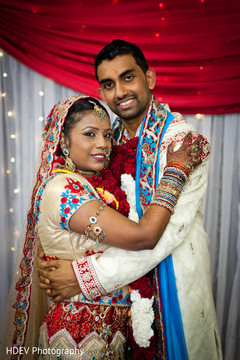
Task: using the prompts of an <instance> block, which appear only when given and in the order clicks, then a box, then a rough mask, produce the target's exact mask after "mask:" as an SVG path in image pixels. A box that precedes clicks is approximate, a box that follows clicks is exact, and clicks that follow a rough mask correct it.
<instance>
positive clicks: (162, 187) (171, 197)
mask: <svg viewBox="0 0 240 360" xmlns="http://www.w3.org/2000/svg"><path fill="white" fill-rule="evenodd" d="M188 177H189V171H188V168H187V167H186V166H185V165H183V164H181V163H176V162H174V163H173V162H171V163H169V164H168V165H167V166H166V167H165V169H164V173H163V177H162V178H161V180H160V183H159V184H158V186H157V188H156V192H155V194H154V196H153V199H152V201H151V204H156V205H159V206H163V207H165V208H167V209H168V210H169V211H170V212H171V213H172V214H173V213H174V207H175V205H176V203H177V200H178V198H179V196H180V194H181V192H182V189H183V186H184V184H185V182H186V181H187V179H188Z"/></svg>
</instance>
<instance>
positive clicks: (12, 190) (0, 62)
mask: <svg viewBox="0 0 240 360" xmlns="http://www.w3.org/2000/svg"><path fill="white" fill-rule="evenodd" d="M7 56H8V55H7V54H6V53H4V51H2V50H0V69H1V89H0V101H1V108H2V113H1V117H2V118H1V122H2V124H1V129H2V131H3V134H2V135H1V141H3V147H2V149H4V155H3V158H2V159H3V160H2V168H1V174H2V179H1V181H2V182H3V188H4V190H6V191H5V193H4V197H5V198H4V201H3V202H2V204H1V205H2V206H4V211H5V212H6V209H7V212H8V214H9V216H7V221H6V224H4V225H6V227H7V232H8V234H5V236H6V238H7V241H8V242H9V246H10V250H11V252H15V251H16V249H17V244H18V240H19V236H20V232H21V226H22V225H23V223H21V222H20V221H17V215H16V211H17V210H19V209H21V206H20V205H19V202H20V201H21V199H22V197H21V196H19V195H22V196H23V194H21V191H22V189H21V186H20V181H19V176H18V175H19V174H18V173H17V172H18V170H19V169H21V166H20V164H19V163H20V162H21V160H22V159H20V158H19V157H18V156H19V154H18V153H17V150H16V149H17V144H18V145H19V144H20V143H21V139H20V138H19V137H21V134H20V136H19V133H18V130H17V128H18V126H16V125H17V121H21V119H20V114H17V113H16V107H15V105H14V99H13V94H11V83H13V82H14V81H15V80H16V79H13V78H12V74H10V72H11V69H9V68H7V66H6V62H5V61H4V60H5V57H7ZM38 96H40V97H41V98H42V101H41V100H40V102H42V104H41V106H40V109H42V113H41V114H39V116H38V120H39V121H41V122H43V120H44V114H43V97H44V91H43V90H39V91H38ZM29 121H31V119H29ZM24 217H25V214H24V216H23V218H24Z"/></svg>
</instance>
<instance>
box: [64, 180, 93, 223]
mask: <svg viewBox="0 0 240 360" xmlns="http://www.w3.org/2000/svg"><path fill="white" fill-rule="evenodd" d="M66 180H67V182H68V184H67V185H65V187H64V188H65V189H66V191H63V192H62V194H61V205H60V219H61V221H60V225H61V227H62V229H65V230H68V221H69V219H70V217H71V216H72V215H73V212H75V211H76V210H77V209H78V208H79V207H80V206H81V205H82V204H83V203H84V202H86V201H88V200H90V199H96V196H95V195H94V194H93V192H92V191H91V190H90V188H89V186H88V185H81V183H80V182H79V181H74V180H73V179H71V178H66Z"/></svg>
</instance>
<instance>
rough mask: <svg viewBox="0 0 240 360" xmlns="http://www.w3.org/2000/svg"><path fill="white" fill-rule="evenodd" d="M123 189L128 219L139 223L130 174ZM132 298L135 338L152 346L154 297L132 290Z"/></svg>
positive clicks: (123, 181) (124, 181)
mask: <svg viewBox="0 0 240 360" xmlns="http://www.w3.org/2000/svg"><path fill="white" fill-rule="evenodd" d="M121 189H122V190H123V191H125V193H126V196H127V201H128V203H129V205H130V211H129V215H128V218H129V219H130V220H133V221H135V222H139V217H138V213H137V209H136V193H135V180H134V179H133V177H132V175H130V174H122V175H121ZM130 298H131V302H132V305H131V320H132V329H133V336H134V339H135V341H136V343H137V344H138V345H139V346H140V347H144V348H146V347H148V346H150V341H149V340H150V339H151V337H152V336H153V335H154V332H153V329H152V324H153V321H154V311H153V307H152V305H153V297H152V298H151V299H148V298H142V297H141V295H140V294H139V291H138V290H132V292H131V294H130Z"/></svg>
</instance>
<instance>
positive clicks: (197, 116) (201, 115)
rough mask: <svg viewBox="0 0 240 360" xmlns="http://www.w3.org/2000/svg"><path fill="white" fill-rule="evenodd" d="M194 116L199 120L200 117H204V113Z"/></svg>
mask: <svg viewBox="0 0 240 360" xmlns="http://www.w3.org/2000/svg"><path fill="white" fill-rule="evenodd" d="M195 117H196V119H198V120H200V119H202V118H203V117H204V115H203V114H196V115H195Z"/></svg>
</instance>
